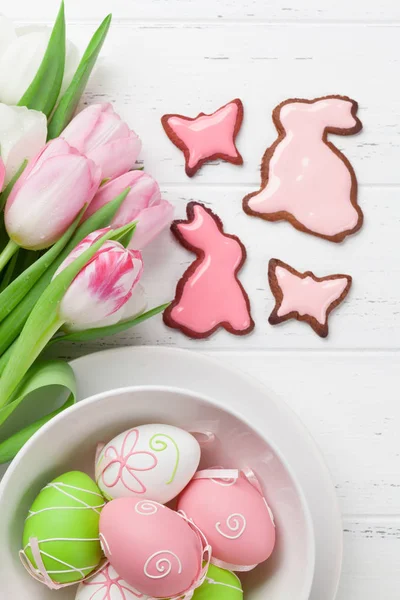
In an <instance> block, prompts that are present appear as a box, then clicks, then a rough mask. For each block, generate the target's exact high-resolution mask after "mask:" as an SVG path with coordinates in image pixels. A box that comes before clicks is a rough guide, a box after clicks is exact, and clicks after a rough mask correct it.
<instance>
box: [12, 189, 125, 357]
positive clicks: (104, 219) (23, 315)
mask: <svg viewBox="0 0 400 600" xmlns="http://www.w3.org/2000/svg"><path fill="white" fill-rule="evenodd" d="M129 191H130V188H127V189H126V190H125V191H124V192H122V194H120V195H119V196H117V197H116V198H115V199H114V200H112V201H111V202H109V203H108V204H106V205H105V206H103V207H102V208H100V209H99V210H98V211H97V212H95V213H94V214H93V215H92V216H91V217H89V218H88V219H87V220H86V221H85V222H84V223H82V225H80V226H79V227H78V229H77V230H76V231H75V233H74V235H73V236H72V238H71V240H70V242H69V244H68V245H67V246H66V248H64V250H63V251H62V252H61V254H59V255H58V257H57V258H56V260H55V261H53V263H52V264H51V266H50V267H49V268H48V269H47V271H46V272H45V273H44V275H42V277H41V278H40V279H39V281H37V282H36V283H35V285H34V286H33V287H32V288H31V290H30V291H29V292H28V294H27V295H26V296H25V297H24V299H23V300H21V302H20V303H19V304H18V305H17V306H16V307H15V308H14V310H13V311H12V313H11V314H9V315H8V317H6V318H5V319H4V321H2V322H1V323H0V356H1V355H2V354H3V353H4V352H5V351H6V350H7V348H8V347H9V346H10V345H11V344H12V343H13V341H14V340H15V339H16V338H17V337H18V335H19V334H20V333H21V331H22V329H23V327H24V325H25V323H26V321H27V319H28V317H29V314H30V313H31V311H32V309H33V307H34V306H35V304H36V302H37V301H38V300H39V298H40V297H41V295H42V294H43V292H44V291H45V290H46V288H47V286H48V285H49V283H50V281H51V279H52V277H53V275H54V273H55V272H56V271H57V269H58V267H59V266H60V265H61V263H62V262H63V261H64V260H65V259H66V258H67V256H68V255H69V254H70V252H71V251H72V250H73V249H74V248H75V247H76V246H77V245H78V244H79V242H81V241H82V240H83V239H84V238H85V237H86V236H87V235H89V233H91V232H92V231H96V230H97V229H103V228H104V227H107V226H108V225H109V224H110V223H111V221H112V219H113V218H114V216H115V215H116V213H117V211H118V209H119V208H120V206H121V204H122V203H123V201H124V200H125V198H126V196H127V195H128V194H129ZM128 231H129V227H128Z"/></svg>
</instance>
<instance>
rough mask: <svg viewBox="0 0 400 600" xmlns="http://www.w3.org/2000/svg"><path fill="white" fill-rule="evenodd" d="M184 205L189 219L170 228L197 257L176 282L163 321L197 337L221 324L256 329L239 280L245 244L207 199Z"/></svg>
mask: <svg viewBox="0 0 400 600" xmlns="http://www.w3.org/2000/svg"><path fill="white" fill-rule="evenodd" d="M186 210H187V217H188V218H187V221H174V223H173V224H172V226H171V230H172V232H173V234H174V235H175V237H176V239H177V240H178V241H179V242H180V244H182V246H184V247H185V248H187V249H188V250H190V251H191V252H194V253H195V254H197V259H196V260H195V261H194V262H193V263H192V264H191V265H190V267H189V268H188V269H187V271H186V272H185V273H184V275H183V277H182V278H181V280H180V281H179V282H178V285H177V288H176V297H175V300H174V301H173V302H172V304H171V305H170V306H169V307H168V308H167V309H166V311H165V312H164V322H165V323H166V325H168V327H172V328H174V329H180V330H181V331H182V332H183V333H184V334H186V335H187V336H189V337H193V338H206V337H208V336H210V335H211V334H212V333H214V332H215V331H216V330H217V329H218V328H219V327H224V328H225V329H226V330H227V331H229V332H230V333H233V334H235V335H246V334H247V333H250V331H252V330H253V329H254V322H253V319H252V318H251V315H250V302H249V298H248V296H247V294H246V292H245V290H244V288H243V286H242V284H241V283H240V281H239V279H238V273H239V271H240V269H241V268H242V266H243V263H244V261H245V259H246V249H245V247H244V246H243V244H242V242H241V241H240V240H239V238H237V237H236V236H235V235H228V234H227V233H224V229H223V224H222V221H221V220H220V218H219V217H218V216H217V215H215V214H214V213H213V212H212V211H211V210H210V209H209V208H206V207H205V206H204V205H203V204H200V203H198V202H190V203H189V204H188V205H187V209H186Z"/></svg>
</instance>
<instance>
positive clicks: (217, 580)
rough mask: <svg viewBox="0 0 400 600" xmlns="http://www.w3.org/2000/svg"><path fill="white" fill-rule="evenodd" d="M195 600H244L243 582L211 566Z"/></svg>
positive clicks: (194, 596)
mask: <svg viewBox="0 0 400 600" xmlns="http://www.w3.org/2000/svg"><path fill="white" fill-rule="evenodd" d="M82 600H86V598H85V599H82ZM193 600H243V590H242V584H241V581H240V579H239V577H237V576H236V575H235V573H231V571H225V569H220V568H219V567H216V566H214V565H210V566H209V568H208V571H207V577H206V579H205V581H204V583H203V584H202V585H201V586H200V587H199V588H197V590H195V592H194V595H193Z"/></svg>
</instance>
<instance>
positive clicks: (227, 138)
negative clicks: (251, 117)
mask: <svg viewBox="0 0 400 600" xmlns="http://www.w3.org/2000/svg"><path fill="white" fill-rule="evenodd" d="M242 121H243V104H242V101H241V100H239V98H236V99H235V100H232V102H229V103H228V104H225V106H222V107H221V108H219V109H218V110H216V111H215V112H214V113H212V114H211V115H206V114H204V113H200V114H199V115H197V117H196V118H194V119H192V118H190V117H184V116H183V115H176V114H174V115H164V116H163V117H162V119H161V123H162V126H163V127H164V130H165V133H166V134H167V136H168V137H169V139H170V140H171V142H172V143H173V144H175V146H177V147H178V148H179V149H180V150H182V152H183V154H184V156H185V161H186V167H185V170H186V175H188V177H193V175H194V174H195V173H197V171H198V170H199V169H200V168H201V167H202V166H203V164H204V163H205V162H208V161H210V160H216V159H218V158H221V159H222V160H225V161H226V162H230V163H232V164H234V165H242V164H243V158H242V157H241V155H240V153H239V151H238V149H237V148H236V145H235V140H236V136H237V134H238V133H239V130H240V127H241V126H242Z"/></svg>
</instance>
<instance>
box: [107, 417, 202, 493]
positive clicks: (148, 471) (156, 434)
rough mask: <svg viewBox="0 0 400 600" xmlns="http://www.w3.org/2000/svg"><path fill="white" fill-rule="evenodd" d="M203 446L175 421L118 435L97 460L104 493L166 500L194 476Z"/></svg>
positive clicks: (179, 490)
mask: <svg viewBox="0 0 400 600" xmlns="http://www.w3.org/2000/svg"><path fill="white" fill-rule="evenodd" d="M199 462H200V446H199V443H198V441H197V440H196V438H195V437H194V436H193V435H191V434H190V433H188V432H187V431H185V430H183V429H180V428H178V427H174V426H172V425H161V424H160V425H158V424H154V425H139V426H138V427H133V428H132V429H129V430H127V431H124V432H123V433H121V434H119V435H117V436H116V437H115V438H114V439H113V440H111V441H110V442H108V443H107V444H106V445H105V446H104V448H102V450H101V452H100V453H99V455H98V457H97V460H96V481H97V484H98V486H99V488H100V489H101V491H102V493H103V494H104V496H105V497H106V498H107V499H109V500H113V499H116V498H124V497H137V498H147V499H150V500H154V501H156V502H159V503H160V504H166V503H167V502H169V501H170V500H172V499H173V498H175V497H176V496H177V495H178V494H180V492H181V491H182V490H183V489H184V488H185V487H186V486H187V484H188V483H189V481H190V480H191V479H192V477H193V475H194V473H195V472H196V470H197V467H198V465H199Z"/></svg>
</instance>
